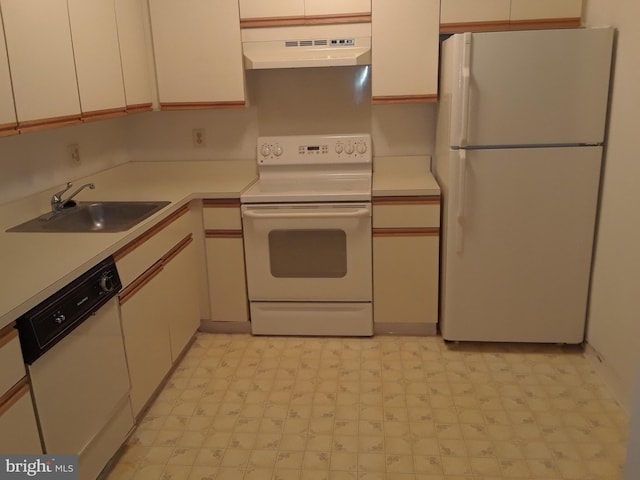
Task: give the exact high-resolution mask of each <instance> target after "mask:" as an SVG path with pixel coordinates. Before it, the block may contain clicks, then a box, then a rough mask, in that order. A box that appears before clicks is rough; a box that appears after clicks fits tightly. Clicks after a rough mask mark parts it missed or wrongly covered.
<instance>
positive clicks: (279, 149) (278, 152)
mask: <svg viewBox="0 0 640 480" xmlns="http://www.w3.org/2000/svg"><path fill="white" fill-rule="evenodd" d="M282 152H283V150H282V147H281V146H280V145H276V146H275V147H273V154H274V155H275V156H276V157H279V156H280V155H282Z"/></svg>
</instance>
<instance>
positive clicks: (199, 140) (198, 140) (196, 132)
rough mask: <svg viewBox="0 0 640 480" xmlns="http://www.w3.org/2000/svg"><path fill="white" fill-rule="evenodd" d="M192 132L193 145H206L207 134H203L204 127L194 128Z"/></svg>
mask: <svg viewBox="0 0 640 480" xmlns="http://www.w3.org/2000/svg"><path fill="white" fill-rule="evenodd" d="M192 134H193V146H194V147H206V146H207V136H206V134H205V130H204V128H194V129H193V130H192Z"/></svg>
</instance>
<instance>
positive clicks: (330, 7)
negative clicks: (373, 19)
mask: <svg viewBox="0 0 640 480" xmlns="http://www.w3.org/2000/svg"><path fill="white" fill-rule="evenodd" d="M362 13H365V14H369V13H371V0H269V1H265V0H240V17H241V18H243V19H249V18H271V19H273V18H279V17H296V18H303V17H305V16H306V17H321V16H327V15H354V14H362Z"/></svg>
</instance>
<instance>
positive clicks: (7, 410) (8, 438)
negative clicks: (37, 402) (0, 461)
mask: <svg viewBox="0 0 640 480" xmlns="http://www.w3.org/2000/svg"><path fill="white" fill-rule="evenodd" d="M0 432H2V435H0V452H2V454H3V455H14V454H15V455H26V454H41V453H42V447H41V445H40V436H39V434H38V426H37V424H36V417H35V413H34V411H33V403H32V402H31V395H30V393H29V385H28V384H27V382H26V378H25V381H24V383H23V384H22V386H20V387H19V388H16V389H14V391H13V392H12V393H11V394H9V395H7V396H6V397H5V396H3V397H0Z"/></svg>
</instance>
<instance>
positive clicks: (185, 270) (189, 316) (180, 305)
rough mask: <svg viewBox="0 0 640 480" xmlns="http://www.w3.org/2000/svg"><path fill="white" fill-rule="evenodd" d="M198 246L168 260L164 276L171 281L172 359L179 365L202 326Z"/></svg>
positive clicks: (184, 250)
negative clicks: (178, 361) (197, 271)
mask: <svg viewBox="0 0 640 480" xmlns="http://www.w3.org/2000/svg"><path fill="white" fill-rule="evenodd" d="M196 262H197V258H196V246H195V244H194V243H193V242H192V241H189V243H188V244H185V245H184V246H182V247H181V249H180V250H179V251H175V252H174V253H173V254H172V255H171V257H170V258H167V259H165V261H164V265H165V266H164V269H163V272H162V275H164V276H165V277H167V278H168V279H169V282H171V290H170V293H171V295H170V296H171V299H172V302H171V305H169V307H168V309H167V312H166V313H167V315H168V318H169V338H170V341H171V360H172V361H173V362H175V361H176V360H177V359H178V358H179V357H180V354H181V353H182V352H183V351H184V349H185V347H186V346H187V345H188V344H189V341H190V340H191V339H192V338H193V334H194V333H195V331H196V330H197V329H198V327H199V326H200V303H199V302H200V297H199V294H200V290H199V285H198V275H197V273H196Z"/></svg>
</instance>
